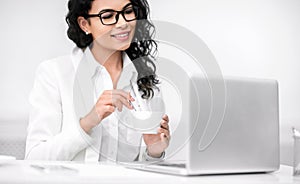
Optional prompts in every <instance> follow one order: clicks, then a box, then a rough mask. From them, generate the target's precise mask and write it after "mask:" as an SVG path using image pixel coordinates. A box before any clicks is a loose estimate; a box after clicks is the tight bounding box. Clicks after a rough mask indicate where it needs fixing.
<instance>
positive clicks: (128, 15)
mask: <svg viewBox="0 0 300 184" xmlns="http://www.w3.org/2000/svg"><path fill="white" fill-rule="evenodd" d="M120 14H122V16H123V18H124V19H125V20H126V21H132V20H135V19H136V14H135V12H134V10H133V7H132V6H130V7H127V8H126V9H124V10H123V11H120V12H117V11H113V10H111V11H107V12H103V13H101V15H100V19H101V22H102V23H103V24H105V25H110V24H115V23H117V21H118V19H119V15H120Z"/></svg>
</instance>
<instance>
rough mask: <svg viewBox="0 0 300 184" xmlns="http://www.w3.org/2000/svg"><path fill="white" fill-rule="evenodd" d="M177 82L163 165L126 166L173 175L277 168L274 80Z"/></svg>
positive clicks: (192, 80)
mask: <svg viewBox="0 0 300 184" xmlns="http://www.w3.org/2000/svg"><path fill="white" fill-rule="evenodd" d="M182 80H183V81H185V82H183V81H180V82H178V83H177V84H175V85H176V86H177V88H178V90H179V91H180V93H181V101H182V108H181V109H182V113H181V117H180V119H179V123H178V126H177V127H176V130H175V131H173V132H172V139H171V143H170V146H169V148H168V149H167V151H166V158H165V160H164V161H160V162H152V163H142V164H128V165H126V167H129V168H135V169H139V170H146V171H153V172H159V173H168V174H175V175H209V174H233V173H259V172H272V171H276V170H278V169H279V113H278V83H277V81H276V80H269V79H255V78H242V77H223V78H218V77H216V78H211V79H206V78H203V77H200V76H192V77H188V78H186V79H184V78H182ZM170 119H172V117H171V118H170ZM170 123H172V122H170ZM183 150H184V151H183ZM179 153H180V154H181V155H179V156H178V155H177V157H176V154H179ZM174 158H175V159H174Z"/></svg>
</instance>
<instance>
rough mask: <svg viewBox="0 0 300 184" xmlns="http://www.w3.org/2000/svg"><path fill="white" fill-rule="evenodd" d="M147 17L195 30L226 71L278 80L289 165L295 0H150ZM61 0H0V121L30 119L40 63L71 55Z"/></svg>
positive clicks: (299, 55)
mask: <svg viewBox="0 0 300 184" xmlns="http://www.w3.org/2000/svg"><path fill="white" fill-rule="evenodd" d="M149 3H150V4H151V10H152V12H151V17H152V18H153V19H155V20H164V21H170V22H174V23H177V24H179V25H181V26H184V27H186V28H188V29H189V30H191V31H192V32H194V33H196V34H197V35H198V36H199V37H200V38H201V39H203V40H204V42H205V43H206V44H207V46H208V47H209V48H210V49H211V51H212V52H213V54H214V56H215V57H216V59H217V61H218V63H219V65H220V68H221V70H222V72H223V74H224V75H234V76H247V77H258V78H272V79H277V80H278V82H279V92H280V125H281V143H282V147H281V161H282V163H289V164H291V161H292V137H291V130H290V127H291V126H292V125H293V126H296V127H297V126H298V128H300V82H299V79H300V72H299V70H300V34H299V33H300V1H299V0H227V1H222V0H210V1H207V0H206V1H204V0H185V1H182V0H152V1H150V2H149ZM66 5H67V1H66V0H43V1H39V0H27V1H22V0H15V1H9V0H1V2H0V22H1V30H0V31H1V32H0V33H1V34H0V53H1V55H0V84H1V87H0V124H1V123H2V124H3V123H8V122H10V121H17V122H19V123H23V124H24V123H27V119H28V107H29V105H28V95H29V92H30V89H31V88H32V84H33V80H34V72H35V69H36V67H37V65H38V64H39V63H40V62H42V61H43V60H46V59H51V58H53V57H57V56H60V55H65V54H69V53H70V52H71V49H72V47H73V43H72V42H71V41H70V40H68V38H67V35H66V28H67V26H66V23H65V20H64V18H65V15H66V13H67V8H66ZM182 36H183V37H184V35H182Z"/></svg>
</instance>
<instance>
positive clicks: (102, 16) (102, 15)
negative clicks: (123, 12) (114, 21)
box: [101, 12, 114, 19]
mask: <svg viewBox="0 0 300 184" xmlns="http://www.w3.org/2000/svg"><path fill="white" fill-rule="evenodd" d="M113 16H114V14H113V13H112V12H106V13H102V14H101V19H111V18H112V17H113Z"/></svg>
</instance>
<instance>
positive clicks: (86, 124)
mask: <svg viewBox="0 0 300 184" xmlns="http://www.w3.org/2000/svg"><path fill="white" fill-rule="evenodd" d="M100 121H101V120H100V119H99V117H98V116H97V115H94V113H92V112H91V113H89V114H87V115H86V116H85V117H84V118H81V119H80V126H81V128H82V129H83V130H84V131H85V132H86V133H89V132H90V131H91V130H92V129H93V128H94V127H95V126H97V125H98V124H99V122H100Z"/></svg>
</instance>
